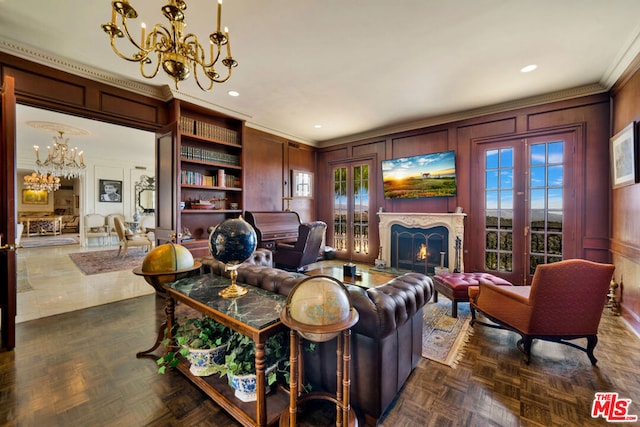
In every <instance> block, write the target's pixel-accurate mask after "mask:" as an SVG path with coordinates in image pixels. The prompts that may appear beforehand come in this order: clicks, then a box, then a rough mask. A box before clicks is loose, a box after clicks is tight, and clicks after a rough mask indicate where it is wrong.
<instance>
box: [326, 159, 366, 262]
mask: <svg viewBox="0 0 640 427" xmlns="http://www.w3.org/2000/svg"><path fill="white" fill-rule="evenodd" d="M370 163H371V162H370V161H364V162H349V163H347V164H345V165H342V164H341V165H339V166H334V168H333V227H332V232H333V236H331V237H332V238H333V245H334V249H335V250H336V253H337V254H338V255H339V256H340V258H343V259H349V260H354V261H369V259H368V258H369V238H370V233H369V231H370V230H369V212H370V206H369V204H370V200H369V188H370V172H371V164H370Z"/></svg>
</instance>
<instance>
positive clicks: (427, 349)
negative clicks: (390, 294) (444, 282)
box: [422, 295, 472, 368]
mask: <svg viewBox="0 0 640 427" xmlns="http://www.w3.org/2000/svg"><path fill="white" fill-rule="evenodd" d="M470 321H471V312H470V311H469V304H467V303H459V304H458V317H457V318H456V319H454V318H453V317H451V301H450V300H449V299H447V298H445V297H443V296H441V295H440V298H439V301H438V302H437V303H435V302H433V301H430V302H429V303H427V305H425V306H424V327H423V328H422V357H426V358H427V359H430V360H433V361H436V362H438V363H442V364H444V365H447V366H451V367H452V368H454V367H455V365H456V364H457V363H458V360H460V357H462V355H463V354H464V345H465V343H466V342H467V341H468V339H469V335H470V334H471V333H472V329H471V328H470V327H469V322H470Z"/></svg>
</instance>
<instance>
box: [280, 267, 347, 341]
mask: <svg viewBox="0 0 640 427" xmlns="http://www.w3.org/2000/svg"><path fill="white" fill-rule="evenodd" d="M284 317H285V318H283V322H284V323H285V324H286V325H287V326H289V327H291V328H292V329H295V330H297V331H298V333H299V334H300V335H301V336H302V337H304V338H306V339H308V340H310V341H314V342H324V341H328V340H330V339H332V338H334V337H335V336H336V335H338V333H340V331H342V330H343V329H345V328H347V327H350V326H351V325H352V324H353V323H355V320H357V317H358V315H357V312H356V311H355V309H354V308H353V307H352V306H351V300H350V297H349V292H348V291H347V289H346V287H345V286H344V285H343V284H342V283H341V282H340V281H338V280H337V279H335V278H333V277H329V276H313V277H309V278H307V279H305V280H303V281H301V282H300V283H299V284H298V285H296V286H295V287H294V288H293V289H292V290H291V293H290V294H289V297H288V298H287V306H286V309H285V313H284ZM316 327H320V328H321V329H322V328H323V329H324V330H325V331H326V333H317V332H310V330H314V329H317V328H316Z"/></svg>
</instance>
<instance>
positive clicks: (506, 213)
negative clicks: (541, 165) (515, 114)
mask: <svg viewBox="0 0 640 427" xmlns="http://www.w3.org/2000/svg"><path fill="white" fill-rule="evenodd" d="M513 154H514V153H513V147H507V148H500V149H496V150H487V151H486V152H485V191H484V192H485V196H484V198H485V231H484V235H485V248H484V252H485V266H484V268H485V270H487V271H503V272H512V271H513V216H514V206H513V196H514V179H513V177H514V157H513Z"/></svg>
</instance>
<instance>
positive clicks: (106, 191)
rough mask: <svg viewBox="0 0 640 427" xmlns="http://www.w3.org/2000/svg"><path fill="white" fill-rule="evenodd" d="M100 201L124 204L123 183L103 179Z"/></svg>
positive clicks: (100, 188) (100, 182)
mask: <svg viewBox="0 0 640 427" xmlns="http://www.w3.org/2000/svg"><path fill="white" fill-rule="evenodd" d="M99 184H100V187H99V190H100V201H101V202H111V203H121V202H122V181H114V180H112V179H101V180H100V181H99Z"/></svg>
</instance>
